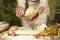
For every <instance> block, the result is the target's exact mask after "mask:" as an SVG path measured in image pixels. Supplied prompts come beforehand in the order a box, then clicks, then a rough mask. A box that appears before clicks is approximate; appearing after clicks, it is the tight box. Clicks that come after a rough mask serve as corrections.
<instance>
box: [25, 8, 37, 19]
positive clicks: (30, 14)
mask: <svg viewBox="0 0 60 40" xmlns="http://www.w3.org/2000/svg"><path fill="white" fill-rule="evenodd" d="M35 15H36V10H35V9H34V8H33V7H29V8H28V9H27V10H26V12H25V16H26V17H27V18H33V17H34V16H35Z"/></svg>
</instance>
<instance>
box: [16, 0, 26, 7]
mask: <svg viewBox="0 0 60 40" xmlns="http://www.w3.org/2000/svg"><path fill="white" fill-rule="evenodd" d="M17 3H18V6H21V7H23V8H25V3H26V0H17Z"/></svg>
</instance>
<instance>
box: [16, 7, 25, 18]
mask: <svg viewBox="0 0 60 40" xmlns="http://www.w3.org/2000/svg"><path fill="white" fill-rule="evenodd" d="M16 16H17V17H18V18H21V17H24V8H23V7H21V6H19V7H16Z"/></svg>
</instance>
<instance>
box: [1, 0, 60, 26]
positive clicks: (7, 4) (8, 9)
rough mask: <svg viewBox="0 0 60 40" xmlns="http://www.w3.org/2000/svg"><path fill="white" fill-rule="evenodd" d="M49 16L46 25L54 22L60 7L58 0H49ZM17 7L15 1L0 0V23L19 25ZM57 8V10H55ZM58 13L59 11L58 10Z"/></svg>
mask: <svg viewBox="0 0 60 40" xmlns="http://www.w3.org/2000/svg"><path fill="white" fill-rule="evenodd" d="M48 3H49V7H50V12H51V14H50V16H49V17H48V24H53V23H54V22H55V14H56V13H57V11H56V10H58V9H59V8H60V7H58V6H59V5H60V4H59V3H60V2H59V0H49V2H48ZM16 6H17V1H16V0H0V21H6V22H8V23H9V24H10V25H18V26H22V25H21V20H20V19H19V18H18V17H16V15H15V14H16V12H15V8H16ZM56 7H57V8H56ZM58 11H59V10H58Z"/></svg>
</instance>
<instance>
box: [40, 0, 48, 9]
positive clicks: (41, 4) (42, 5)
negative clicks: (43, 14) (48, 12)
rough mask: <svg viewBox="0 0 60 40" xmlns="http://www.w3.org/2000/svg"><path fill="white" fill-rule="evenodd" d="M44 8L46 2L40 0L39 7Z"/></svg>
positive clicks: (45, 0)
mask: <svg viewBox="0 0 60 40" xmlns="http://www.w3.org/2000/svg"><path fill="white" fill-rule="evenodd" d="M46 6H47V0H40V3H39V7H44V8H46Z"/></svg>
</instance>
